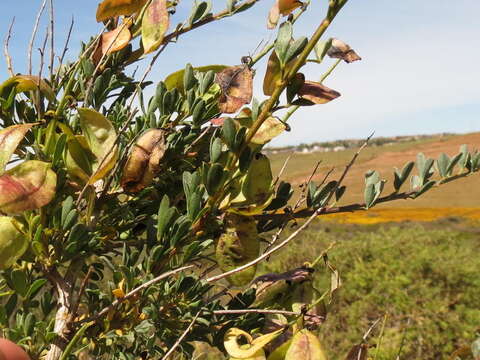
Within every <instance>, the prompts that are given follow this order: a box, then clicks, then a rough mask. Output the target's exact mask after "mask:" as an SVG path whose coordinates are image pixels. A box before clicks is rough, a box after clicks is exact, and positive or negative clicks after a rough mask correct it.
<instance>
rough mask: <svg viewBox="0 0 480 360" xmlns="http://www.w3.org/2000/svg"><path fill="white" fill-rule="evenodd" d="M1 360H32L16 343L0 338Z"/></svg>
mask: <svg viewBox="0 0 480 360" xmlns="http://www.w3.org/2000/svg"><path fill="white" fill-rule="evenodd" d="M0 360H30V357H29V356H28V355H27V353H26V352H25V351H24V350H23V349H22V348H21V347H20V346H18V345H17V344H15V343H14V342H11V341H10V340H7V339H2V338H0Z"/></svg>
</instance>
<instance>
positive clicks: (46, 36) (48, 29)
mask: <svg viewBox="0 0 480 360" xmlns="http://www.w3.org/2000/svg"><path fill="white" fill-rule="evenodd" d="M49 35H50V28H48V27H47V30H46V33H45V39H44V40H43V44H42V47H41V48H38V51H39V52H40V65H39V70H38V78H39V79H41V78H42V72H43V65H44V64H45V48H46V47H47V41H48V37H49Z"/></svg>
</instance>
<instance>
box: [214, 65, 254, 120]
mask: <svg viewBox="0 0 480 360" xmlns="http://www.w3.org/2000/svg"><path fill="white" fill-rule="evenodd" d="M215 82H216V83H217V84H218V85H219V86H220V89H221V91H222V94H221V96H220V100H219V104H218V106H219V108H220V111H221V112H222V113H227V114H232V113H234V112H237V111H238V109H240V108H241V107H242V106H243V105H245V104H249V103H250V101H252V95H253V71H252V70H250V68H249V67H248V66H246V65H239V66H231V67H228V68H226V69H225V70H222V71H221V72H219V73H217V74H216V76H215Z"/></svg>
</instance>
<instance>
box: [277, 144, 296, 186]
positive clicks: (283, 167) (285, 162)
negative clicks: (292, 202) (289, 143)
mask: <svg viewBox="0 0 480 360" xmlns="http://www.w3.org/2000/svg"><path fill="white" fill-rule="evenodd" d="M292 155H293V152H291V153H290V154H289V155H288V156H287V158H286V159H285V161H284V162H283V165H282V168H281V169H280V171H279V172H278V175H277V177H276V178H275V181H274V182H273V186H275V185H277V183H278V181H279V180H280V177H281V176H282V175H283V173H284V171H285V169H286V168H287V164H288V162H289V161H290V159H291V158H292Z"/></svg>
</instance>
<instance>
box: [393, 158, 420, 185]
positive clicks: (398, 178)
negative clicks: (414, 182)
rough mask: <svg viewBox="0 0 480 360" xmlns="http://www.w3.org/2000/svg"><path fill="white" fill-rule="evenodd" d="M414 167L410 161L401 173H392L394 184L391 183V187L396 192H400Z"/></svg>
mask: <svg viewBox="0 0 480 360" xmlns="http://www.w3.org/2000/svg"><path fill="white" fill-rule="evenodd" d="M414 166H415V163H414V162H413V161H410V162H408V163H406V164H405V166H404V167H403V168H402V171H401V172H398V171H397V170H396V169H395V173H394V175H395V179H394V182H393V186H394V188H395V190H396V191H398V190H400V188H401V187H402V185H403V184H404V183H405V181H406V180H407V178H408V177H409V176H410V173H411V172H412V170H413V167H414Z"/></svg>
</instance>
